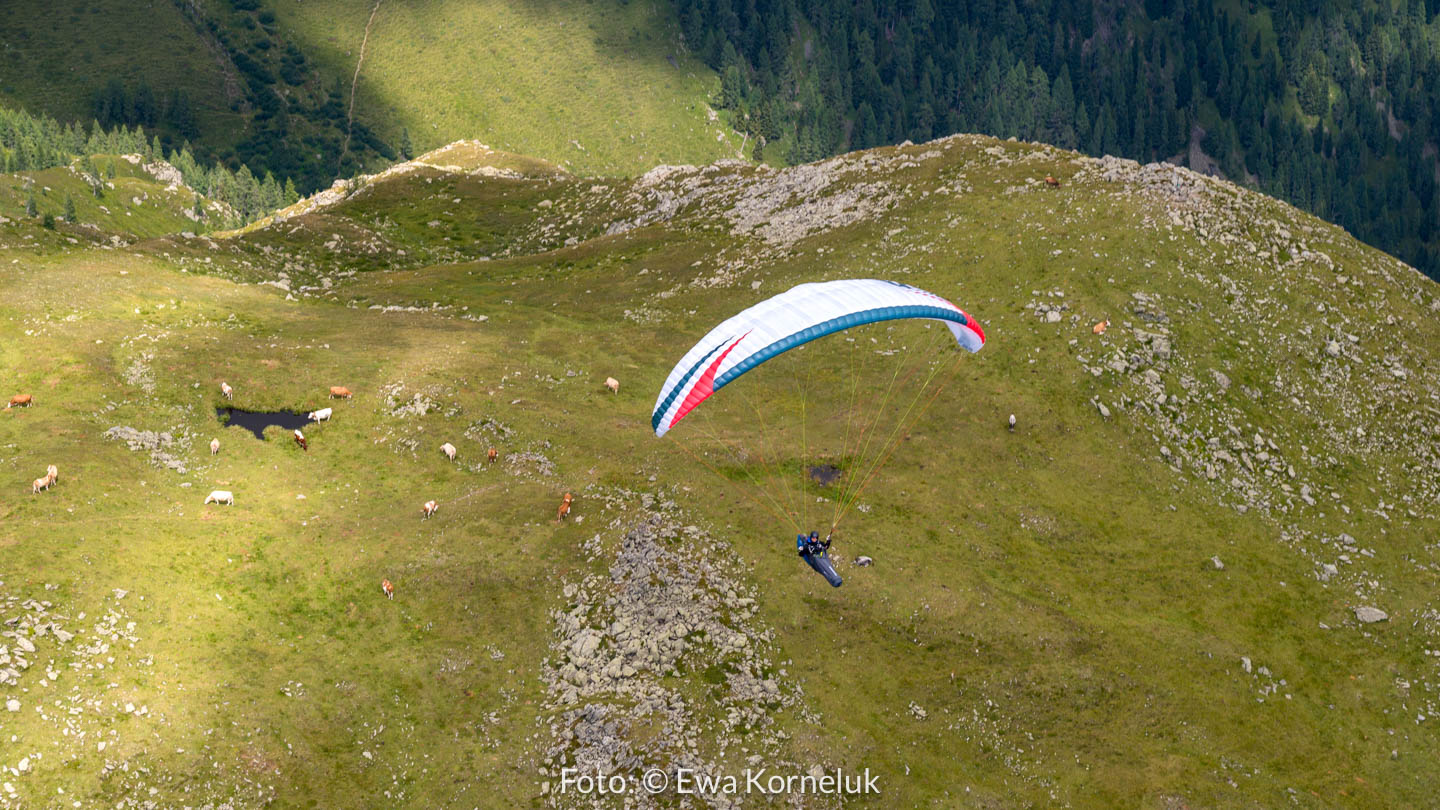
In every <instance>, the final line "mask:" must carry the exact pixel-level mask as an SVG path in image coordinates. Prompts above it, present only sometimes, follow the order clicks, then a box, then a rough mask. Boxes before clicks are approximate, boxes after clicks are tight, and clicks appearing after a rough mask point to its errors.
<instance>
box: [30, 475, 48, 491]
mask: <svg viewBox="0 0 1440 810" xmlns="http://www.w3.org/2000/svg"><path fill="white" fill-rule="evenodd" d="M52 483H54V482H53V481H51V480H50V476H48V475H47V476H45V477H44V478H36V479H35V480H34V481H32V482H31V483H30V493H31V494H32V495H38V494H39V493H40V490H42V489H49V488H50V485H51V484H52Z"/></svg>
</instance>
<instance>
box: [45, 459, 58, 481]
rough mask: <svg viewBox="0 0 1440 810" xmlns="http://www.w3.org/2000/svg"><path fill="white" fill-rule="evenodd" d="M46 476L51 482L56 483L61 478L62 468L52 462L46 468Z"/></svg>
mask: <svg viewBox="0 0 1440 810" xmlns="http://www.w3.org/2000/svg"><path fill="white" fill-rule="evenodd" d="M45 477H46V478H49V479H50V483H52V484H53V483H55V482H56V481H58V480H60V468H59V467H56V466H55V465H54V464H51V465H50V466H48V467H46V468H45Z"/></svg>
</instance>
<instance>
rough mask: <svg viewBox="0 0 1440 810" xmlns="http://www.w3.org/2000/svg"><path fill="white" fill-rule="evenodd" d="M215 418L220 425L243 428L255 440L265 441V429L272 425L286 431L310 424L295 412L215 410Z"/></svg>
mask: <svg viewBox="0 0 1440 810" xmlns="http://www.w3.org/2000/svg"><path fill="white" fill-rule="evenodd" d="M215 416H216V417H218V418H219V419H220V424H222V425H229V426H238V427H243V428H245V429H246V430H248V431H250V432H251V433H254V434H255V438H257V439H259V440H261V441H264V440H265V428H268V427H270V426H271V425H274V426H275V427H279V428H284V429H285V430H286V431H291V430H296V429H298V428H303V427H305V426H306V425H308V424H310V420H309V419H306V418H305V414H303V413H296V412H295V411H242V410H240V409H239V408H216V409H215Z"/></svg>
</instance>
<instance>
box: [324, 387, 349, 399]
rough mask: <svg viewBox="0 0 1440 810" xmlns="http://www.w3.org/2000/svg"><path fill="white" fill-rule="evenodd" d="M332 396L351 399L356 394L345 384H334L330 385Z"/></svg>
mask: <svg viewBox="0 0 1440 810" xmlns="http://www.w3.org/2000/svg"><path fill="white" fill-rule="evenodd" d="M330 396H332V397H340V398H341V399H349V398H350V397H352V396H354V395H353V394H351V393H350V389H349V388H346V387H345V386H343V385H332V386H330Z"/></svg>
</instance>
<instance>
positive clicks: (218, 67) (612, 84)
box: [0, 0, 743, 191]
mask: <svg viewBox="0 0 1440 810" xmlns="http://www.w3.org/2000/svg"><path fill="white" fill-rule="evenodd" d="M7 12H8V13H7V15H6V22H7V25H8V28H7V30H8V31H10V32H11V33H10V35H9V36H7V38H6V41H5V43H4V45H3V47H0V102H4V103H5V104H7V105H9V106H15V107H22V108H24V109H27V110H28V111H30V112H31V113H34V114H37V115H38V114H46V115H51V116H54V117H56V118H58V119H60V120H61V121H62V122H69V121H79V122H82V123H85V122H89V121H90V120H91V119H92V118H95V119H98V120H99V121H100V123H101V124H102V125H103V126H106V127H113V126H118V125H126V126H132V127H133V126H137V125H139V126H143V127H145V129H146V131H147V132H150V133H153V134H157V135H159V136H160V137H161V139H162V141H163V142H164V145H165V146H166V148H167V149H170V148H173V149H177V150H178V149H179V147H180V145H181V144H182V143H183V142H185V141H191V142H193V143H194V145H195V147H196V148H197V156H198V157H200V158H201V159H202V160H209V159H210V158H211V157H212V156H216V157H219V158H220V159H222V160H225V161H227V162H228V163H229V164H230V168H231V169H232V170H238V168H239V164H241V163H244V164H245V165H248V166H250V168H251V170H252V171H253V172H254V173H255V174H256V175H257V176H261V175H263V174H264V173H265V172H266V171H271V172H273V173H274V174H275V176H276V177H277V178H280V179H281V181H282V182H283V180H284V178H287V177H288V178H291V179H293V180H294V181H295V183H296V185H297V186H298V187H299V188H301V190H302V191H313V190H315V189H317V188H322V187H325V186H328V185H329V184H330V182H331V181H332V180H333V179H335V178H336V177H348V176H352V175H354V174H357V173H359V172H361V171H364V170H372V171H373V170H375V169H377V168H379V167H382V166H383V165H385V163H387V162H389V161H391V160H393V159H394V158H395V157H396V156H397V154H398V153H400V152H403V151H405V149H406V147H407V144H408V145H409V148H410V150H411V152H410V154H414V153H416V152H419V151H424V150H426V149H430V148H434V147H437V146H441V145H443V144H446V143H449V142H451V141H454V140H456V139H460V138H480V139H481V140H484V141H486V142H489V143H493V144H495V145H496V146H498V147H500V148H506V149H510V150H514V151H518V152H523V153H525V154H533V155H537V156H540V157H543V158H546V159H549V160H552V161H554V162H556V163H559V164H561V165H564V166H567V167H569V168H571V169H573V170H575V171H578V172H585V173H599V174H633V173H638V172H640V171H644V170H645V169H648V168H649V167H651V166H653V165H655V164H657V163H662V162H667V161H669V162H677V161H695V162H705V161H711V160H716V159H719V158H723V157H728V156H734V155H736V154H737V153H738V150H739V149H740V147H741V145H742V140H743V139H742V137H741V136H739V135H737V134H735V133H733V132H731V131H730V130H729V128H728V127H725V126H723V125H721V124H720V123H719V122H718V119H717V118H716V117H715V113H714V112H713V111H711V110H710V108H709V103H708V100H709V94H710V93H711V92H712V91H713V90H714V88H715V84H716V82H715V78H714V74H713V72H712V71H711V70H710V69H709V68H707V67H705V66H704V65H703V64H702V63H700V62H698V61H697V60H695V59H693V58H692V57H690V56H688V55H687V51H686V50H685V48H684V46H683V44H682V42H681V40H680V36H679V29H678V26H677V24H676V22H675V19H674V10H673V9H671V8H670V7H669V6H667V5H666V4H664V3H662V2H660V1H659V0H643V2H629V3H617V2H614V0H600V1H599V2H596V1H595V0H583V1H582V0H552V1H551V2H547V3H542V4H539V5H534V4H530V5H526V6H524V7H518V6H514V5H511V4H505V3H498V2H483V3H470V2H458V1H457V2H452V1H451V0H429V1H428V2H424V3H384V2H382V3H379V4H376V3H373V2H350V1H349V0H318V2H317V1H316V0H310V2H289V1H288V0H275V1H274V2H266V3H260V2H256V0H195V1H194V2H179V0H175V2H156V3H153V4H151V6H150V7H147V8H145V9H140V8H137V7H135V6H134V5H133V4H128V3H114V2H99V3H93V2H92V3H62V4H59V5H55V4H48V3H35V2H22V3H18V4H14V8H11V9H7ZM362 54H363V59H362ZM407 139H408V141H407Z"/></svg>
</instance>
